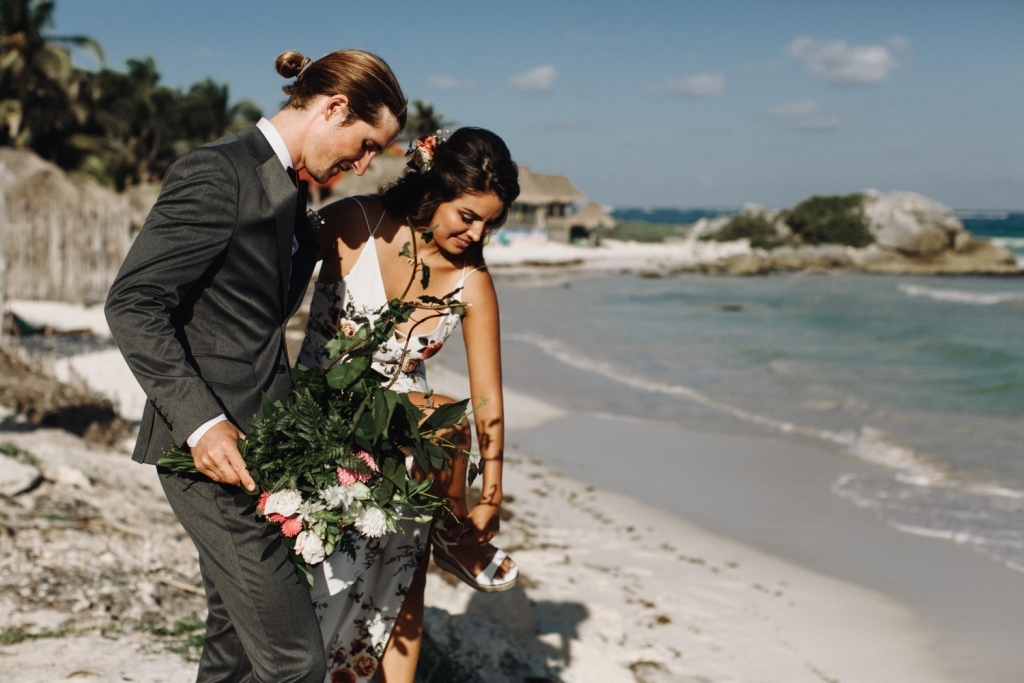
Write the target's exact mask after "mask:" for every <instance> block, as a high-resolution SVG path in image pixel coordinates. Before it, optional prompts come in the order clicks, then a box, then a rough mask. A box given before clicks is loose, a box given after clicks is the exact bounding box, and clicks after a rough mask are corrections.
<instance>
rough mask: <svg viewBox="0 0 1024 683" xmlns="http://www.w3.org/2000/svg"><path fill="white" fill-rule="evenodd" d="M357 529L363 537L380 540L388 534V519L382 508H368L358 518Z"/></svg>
mask: <svg viewBox="0 0 1024 683" xmlns="http://www.w3.org/2000/svg"><path fill="white" fill-rule="evenodd" d="M355 527H356V529H357V530H358V531H359V533H361V534H362V535H363V536H369V537H371V538H380V537H381V536H383V535H384V534H386V533H387V532H388V518H387V517H386V516H385V515H384V512H383V511H381V509H380V508H375V507H368V508H366V509H365V510H363V512H362V513H361V514H360V515H359V516H358V517H356V521H355Z"/></svg>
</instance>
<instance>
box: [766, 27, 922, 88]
mask: <svg viewBox="0 0 1024 683" xmlns="http://www.w3.org/2000/svg"><path fill="white" fill-rule="evenodd" d="M907 44H908V43H907V39H906V38H902V37H900V36H894V37H893V38H891V39H890V40H889V43H888V45H848V44H847V43H846V41H845V40H837V41H833V42H830V43H821V42H818V41H816V40H813V39H812V38H807V37H802V38H797V39H796V40H794V41H793V42H791V43H790V44H789V46H788V47H787V48H786V54H787V55H788V56H789V57H791V58H793V59H795V60H797V61H799V62H801V63H803V65H804V67H805V68H806V69H807V73H809V74H811V75H812V76H816V77H818V78H824V79H825V80H827V81H829V82H830V83H834V84H836V85H870V84H873V83H881V82H882V81H884V80H886V79H887V78H889V74H891V73H892V72H893V71H895V70H896V69H897V68H899V66H900V63H899V60H897V59H896V56H895V55H894V54H893V51H900V50H903V49H905V48H906V47H907Z"/></svg>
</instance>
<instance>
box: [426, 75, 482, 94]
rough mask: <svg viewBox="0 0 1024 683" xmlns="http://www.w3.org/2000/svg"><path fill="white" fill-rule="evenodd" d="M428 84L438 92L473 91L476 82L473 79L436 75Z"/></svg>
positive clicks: (428, 80)
mask: <svg viewBox="0 0 1024 683" xmlns="http://www.w3.org/2000/svg"><path fill="white" fill-rule="evenodd" d="M427 83H428V84H429V85H430V86H431V87H433V88H437V89H438V90H472V89H473V87H474V86H475V85H476V82H474V81H473V79H472V78H458V77H456V76H452V75H450V74H436V75H434V76H431V77H430V78H429V79H427Z"/></svg>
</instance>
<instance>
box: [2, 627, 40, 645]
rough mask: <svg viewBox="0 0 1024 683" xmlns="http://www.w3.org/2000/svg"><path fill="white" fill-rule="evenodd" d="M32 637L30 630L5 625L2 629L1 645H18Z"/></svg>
mask: <svg viewBox="0 0 1024 683" xmlns="http://www.w3.org/2000/svg"><path fill="white" fill-rule="evenodd" d="M31 638H32V636H31V635H30V634H29V632H28V631H26V630H25V629H23V628H21V627H20V626H5V627H4V628H2V629H0V645H17V644H18V643H21V642H23V641H26V640H29V639H31Z"/></svg>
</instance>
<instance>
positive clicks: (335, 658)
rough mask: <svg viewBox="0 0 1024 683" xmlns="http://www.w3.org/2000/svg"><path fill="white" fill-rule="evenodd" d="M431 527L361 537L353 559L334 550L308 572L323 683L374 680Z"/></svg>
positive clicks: (411, 525) (409, 524) (415, 526)
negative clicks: (324, 674)
mask: <svg viewBox="0 0 1024 683" xmlns="http://www.w3.org/2000/svg"><path fill="white" fill-rule="evenodd" d="M429 527H430V523H429V522H427V523H416V522H413V521H405V522H403V523H402V527H401V529H400V530H399V531H398V532H397V533H394V534H389V535H386V536H383V537H381V538H360V539H359V540H358V541H357V543H356V553H355V559H353V558H352V557H351V556H350V555H348V554H347V553H345V552H343V551H338V552H336V553H334V554H333V555H331V556H330V557H328V558H327V559H326V560H325V561H324V562H322V563H321V564H319V565H318V566H316V567H314V568H313V579H314V580H313V591H312V598H313V605H314V607H315V608H316V614H317V618H318V619H319V620H320V633H321V634H322V635H323V639H324V647H325V648H326V653H327V671H328V673H327V679H326V681H327V683H358V682H359V681H370V680H373V676H374V673H375V672H376V671H377V666H378V664H379V662H380V658H381V656H382V655H383V654H384V648H385V647H386V646H387V644H388V639H389V638H390V637H391V630H392V629H393V628H394V625H395V620H396V619H397V618H398V613H399V611H400V610H401V609H402V603H403V602H404V601H405V595H406V593H407V592H408V591H409V586H410V585H411V584H412V580H413V575H414V574H415V573H416V568H417V567H418V566H419V563H420V560H421V559H422V558H423V555H424V553H425V552H426V549H427V544H426V542H427V533H428V530H429Z"/></svg>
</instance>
